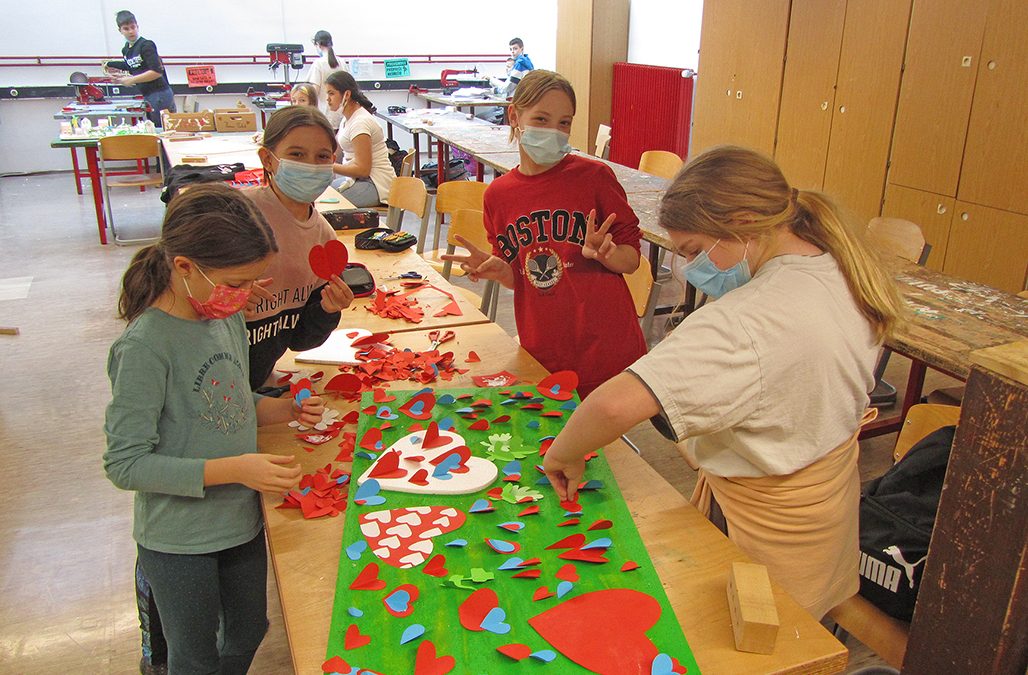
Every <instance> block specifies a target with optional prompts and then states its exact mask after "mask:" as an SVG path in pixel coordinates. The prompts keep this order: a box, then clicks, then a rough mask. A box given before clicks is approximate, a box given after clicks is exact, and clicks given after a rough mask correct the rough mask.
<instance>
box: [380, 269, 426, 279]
mask: <svg viewBox="0 0 1028 675" xmlns="http://www.w3.org/2000/svg"><path fill="white" fill-rule="evenodd" d="M423 278H424V277H422V276H421V275H420V274H418V273H417V272H413V271H412V272H404V273H403V274H397V275H396V276H395V277H386V281H388V280H390V279H423Z"/></svg>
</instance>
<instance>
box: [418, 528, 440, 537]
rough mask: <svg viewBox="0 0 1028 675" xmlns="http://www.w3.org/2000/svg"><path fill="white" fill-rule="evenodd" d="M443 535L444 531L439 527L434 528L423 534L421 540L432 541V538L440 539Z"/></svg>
mask: <svg viewBox="0 0 1028 675" xmlns="http://www.w3.org/2000/svg"><path fill="white" fill-rule="evenodd" d="M442 533H443V530H440V529H439V528H438V527H433V528H430V529H428V530H425V531H424V532H422V533H421V538H422V539H431V538H432V537H438V536H439V535H441V534H442Z"/></svg>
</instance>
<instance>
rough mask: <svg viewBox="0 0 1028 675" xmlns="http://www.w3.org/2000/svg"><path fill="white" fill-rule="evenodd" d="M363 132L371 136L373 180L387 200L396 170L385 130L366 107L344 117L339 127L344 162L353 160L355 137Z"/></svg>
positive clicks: (379, 194) (371, 176) (383, 197)
mask: <svg viewBox="0 0 1028 675" xmlns="http://www.w3.org/2000/svg"><path fill="white" fill-rule="evenodd" d="M361 134H367V135H368V136H370V137H371V175H370V178H371V181H372V182H373V183H374V184H375V188H377V189H378V198H379V200H381V201H383V202H384V201H385V200H386V198H387V197H389V188H390V187H392V185H393V179H394V178H396V172H395V171H393V165H392V164H391V163H390V162H389V150H388V149H387V148H386V144H385V132H384V131H382V125H380V124H379V123H378V120H376V119H375V116H374V115H372V114H371V113H369V112H368V111H367V110H365V109H364V108H357V111H356V112H355V113H353V114H352V115H350V116H349V117H347V118H344V119H343V124H342V125H341V126H340V127H339V134H338V136H337V138H338V140H339V148H340V149H341V150H342V151H343V162H344V163H345V162H352V161H353V139H354V138H356V137H357V136H360V135H361Z"/></svg>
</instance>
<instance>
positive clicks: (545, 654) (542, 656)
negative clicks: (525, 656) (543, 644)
mask: <svg viewBox="0 0 1028 675" xmlns="http://www.w3.org/2000/svg"><path fill="white" fill-rule="evenodd" d="M529 656H531V657H532V658H533V659H536V660H538V661H542V662H544V663H549V662H550V661H552V660H553V659H555V658H557V655H556V654H555V653H554V652H553V651H551V650H549V649H540V650H539V651H537V652H532V653H531V654H529Z"/></svg>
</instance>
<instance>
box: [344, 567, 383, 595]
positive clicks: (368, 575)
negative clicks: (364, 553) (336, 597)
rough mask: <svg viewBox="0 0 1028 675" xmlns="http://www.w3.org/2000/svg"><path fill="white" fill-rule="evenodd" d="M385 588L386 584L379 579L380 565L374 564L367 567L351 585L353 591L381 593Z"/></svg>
mask: <svg viewBox="0 0 1028 675" xmlns="http://www.w3.org/2000/svg"><path fill="white" fill-rule="evenodd" d="M385 587H386V582H384V581H382V580H381V579H379V578H378V565H377V564H375V563H373V562H372V563H368V564H367V565H365V566H364V569H362V570H361V571H360V574H358V575H357V578H356V579H354V580H353V582H352V583H351V584H350V590H351V591H380V590H382V589H383V588H385Z"/></svg>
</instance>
